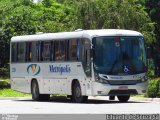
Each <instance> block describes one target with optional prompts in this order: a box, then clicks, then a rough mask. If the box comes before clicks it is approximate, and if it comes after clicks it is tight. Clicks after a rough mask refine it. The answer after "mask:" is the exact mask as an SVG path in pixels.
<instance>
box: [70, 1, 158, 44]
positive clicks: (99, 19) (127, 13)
mask: <svg viewBox="0 0 160 120" xmlns="http://www.w3.org/2000/svg"><path fill="white" fill-rule="evenodd" d="M72 2H73V4H74V5H75V6H77V13H78V15H79V16H78V19H77V20H79V21H77V23H78V27H81V28H83V29H103V28H111V29H117V28H118V29H132V30H137V31H140V32H142V33H143V35H144V36H145V39H146V42H147V43H148V44H151V43H154V42H155V40H156V39H155V35H154V23H153V22H152V21H151V19H150V17H149V15H148V14H147V12H146V11H145V8H144V6H142V5H141V4H140V3H139V1H138V0H130V1H127V0H87V1H86V0H79V1H75V0H73V1H72ZM79 22H80V23H79Z"/></svg>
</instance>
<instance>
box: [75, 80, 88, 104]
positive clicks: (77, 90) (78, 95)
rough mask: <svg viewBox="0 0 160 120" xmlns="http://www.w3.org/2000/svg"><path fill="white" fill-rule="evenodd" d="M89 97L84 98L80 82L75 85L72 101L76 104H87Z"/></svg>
mask: <svg viewBox="0 0 160 120" xmlns="http://www.w3.org/2000/svg"><path fill="white" fill-rule="evenodd" d="M87 99H88V96H82V91H81V87H80V84H79V82H78V81H76V82H75V83H74V84H73V91H72V100H73V101H74V102H76V103H82V102H85V101H86V100H87Z"/></svg>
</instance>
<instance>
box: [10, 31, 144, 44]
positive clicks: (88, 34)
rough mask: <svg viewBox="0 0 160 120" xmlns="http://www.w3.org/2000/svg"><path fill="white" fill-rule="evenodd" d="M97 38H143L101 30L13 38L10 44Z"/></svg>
mask: <svg viewBox="0 0 160 120" xmlns="http://www.w3.org/2000/svg"><path fill="white" fill-rule="evenodd" d="M99 36H143V35H142V34H141V33H139V32H137V31H132V30H121V29H101V30H80V31H74V32H59V33H41V34H34V35H24V36H14V37H12V38H11V42H22V41H41V40H63V39H74V38H82V37H83V38H89V39H90V40H91V39H92V38H93V37H99Z"/></svg>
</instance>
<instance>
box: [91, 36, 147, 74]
mask: <svg viewBox="0 0 160 120" xmlns="http://www.w3.org/2000/svg"><path fill="white" fill-rule="evenodd" d="M93 50H94V58H93V59H94V69H95V71H96V72H98V73H103V74H108V75H132V74H139V73H144V72H146V54H145V48H144V38H143V37H128V36H123V37H95V38H93Z"/></svg>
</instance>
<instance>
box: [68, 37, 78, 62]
mask: <svg viewBox="0 0 160 120" xmlns="http://www.w3.org/2000/svg"><path fill="white" fill-rule="evenodd" d="M77 48H79V47H78V40H77V39H74V40H69V60H76V61H77V60H78V59H79V50H77ZM77 52H78V53H77Z"/></svg>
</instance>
